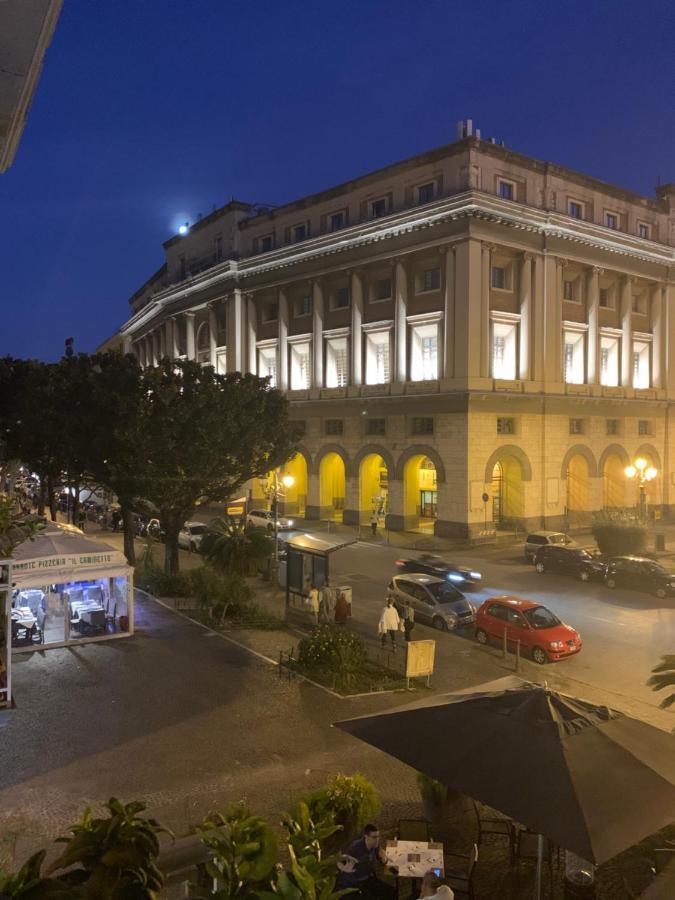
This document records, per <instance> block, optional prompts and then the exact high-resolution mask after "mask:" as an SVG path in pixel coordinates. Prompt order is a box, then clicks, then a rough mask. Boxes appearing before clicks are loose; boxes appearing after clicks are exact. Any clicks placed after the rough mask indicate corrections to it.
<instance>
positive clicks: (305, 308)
mask: <svg viewBox="0 0 675 900" xmlns="http://www.w3.org/2000/svg"><path fill="white" fill-rule="evenodd" d="M295 309H296V312H295V315H296V316H297V317H300V316H311V315H312V296H311V294H307V296H306V297H301V298H300V299H299V300H298V301H297V305H296V308H295Z"/></svg>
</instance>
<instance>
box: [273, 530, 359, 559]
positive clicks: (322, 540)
mask: <svg viewBox="0 0 675 900" xmlns="http://www.w3.org/2000/svg"><path fill="white" fill-rule="evenodd" d="M284 540H285V542H286V545H287V546H288V547H293V549H294V550H302V551H303V552H304V553H318V554H322V555H324V556H325V555H327V554H328V553H333V551H334V550H341V549H342V548H343V547H348V546H349V545H350V544H356V543H357V541H358V538H355V537H347V536H346V535H345V536H342V537H339V536H337V535H336V536H335V537H318V536H317V535H315V534H295V535H293V537H289V538H284Z"/></svg>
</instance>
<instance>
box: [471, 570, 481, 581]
mask: <svg viewBox="0 0 675 900" xmlns="http://www.w3.org/2000/svg"><path fill="white" fill-rule="evenodd" d="M469 575H470V576H471V577H472V578H474V579H475V580H476V581H480V580H481V578H482V577H483V576H482V575H481V574H480V572H469Z"/></svg>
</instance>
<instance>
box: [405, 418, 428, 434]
mask: <svg viewBox="0 0 675 900" xmlns="http://www.w3.org/2000/svg"><path fill="white" fill-rule="evenodd" d="M410 430H411V432H412V434H433V433H434V420H433V419H430V418H418V417H415V418H414V419H413V420H412V422H411V423H410Z"/></svg>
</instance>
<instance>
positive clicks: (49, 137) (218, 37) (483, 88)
mask: <svg viewBox="0 0 675 900" xmlns="http://www.w3.org/2000/svg"><path fill="white" fill-rule="evenodd" d="M673 8H674V7H673V3H672V0H640V2H635V0H630V2H627V0H591V2H589V0H583V2H548V3H547V2H545V0H512V2H507V0H493V2H488V0H473V2H466V0H465V2H461V3H459V2H455V0H445V2H444V0H408V2H396V0H389V2H379V0H378V2H374V0H360V2H351V0H350V2H344V0H343V2H333V3H326V2H322V0H317V2H310V0H305V2H294V0H276V2H265V0H257V2H246V3H243V2H238V3H235V2H225V0H221V2H217V0H191V2H186V0H181V2H178V0H111V2H104V0H65V4H64V9H63V12H62V14H61V18H60V19H59V22H58V24H57V28H56V33H55V36H54V40H53V42H52V44H51V47H50V48H49V50H48V52H47V56H46V62H45V67H44V70H43V73H42V77H41V79H40V82H39V84H38V88H37V92H36V95H35V98H34V100H33V105H32V107H31V110H30V114H29V118H28V123H27V126H26V129H25V132H24V136H23V140H22V142H21V144H20V146H19V151H18V154H17V157H16V160H15V162H14V165H13V166H12V167H11V168H10V169H9V171H8V172H7V173H6V174H5V175H2V176H0V211H1V212H2V216H1V217H0V248H2V250H1V251H0V252H1V258H2V270H1V276H0V290H1V291H2V313H3V315H2V327H1V328H0V354H6V353H9V354H12V355H13V356H30V357H36V358H40V359H45V360H48V359H57V358H58V357H59V356H60V355H61V353H62V351H63V342H64V339H65V338H66V337H69V336H73V337H74V338H75V348H76V350H80V351H92V350H94V349H95V347H96V346H97V344H99V343H100V342H102V341H103V340H104V339H105V338H106V337H108V336H109V335H110V334H112V333H113V332H114V331H115V330H116V328H117V327H118V326H119V325H120V324H121V323H122V322H123V321H124V320H125V319H126V318H127V317H128V309H129V307H128V304H127V300H128V298H129V296H131V294H132V293H133V292H134V291H135V290H136V288H137V287H139V286H140V284H141V283H142V282H143V281H144V280H145V279H146V278H147V277H148V276H149V275H150V274H151V273H152V272H154V270H155V269H156V268H157V267H158V266H159V265H160V264H161V262H162V259H163V257H162V247H161V244H162V241H164V240H166V238H168V237H169V236H170V235H171V234H173V233H174V232H175V231H176V229H177V227H178V224H180V223H181V222H183V221H185V220H186V219H188V220H190V221H193V220H194V219H195V218H196V216H197V214H198V213H199V212H201V213H203V214H207V213H208V212H210V211H211V210H212V209H213V207H214V205H218V206H220V205H221V204H223V203H224V202H226V201H227V200H229V199H230V197H231V196H235V197H236V198H237V199H241V200H247V201H250V202H263V203H271V204H280V203H283V202H286V201H288V200H292V199H294V198H296V197H300V196H303V195H305V194H309V193H311V192H313V191H317V190H320V189H322V188H326V187H330V186H331V185H333V184H336V183H339V182H341V181H344V180H346V179H349V178H351V177H353V176H357V175H360V174H364V173H366V172H368V171H370V170H372V169H376V168H378V167H380V166H384V165H388V164H389V163H393V162H396V161H397V160H399V159H403V158H405V157H407V156H411V155H413V154H416V153H419V152H422V151H425V150H428V149H431V148H433V147H435V146H438V145H440V144H444V143H448V142H450V141H452V140H454V139H455V126H456V122H457V121H458V120H460V119H462V118H467V117H472V118H473V119H474V122H475V124H476V125H477V126H478V127H480V128H481V129H482V133H483V137H486V136H489V135H494V136H496V137H498V138H501V139H503V140H505V141H506V144H507V146H508V147H511V148H512V149H515V150H518V151H521V152H523V153H525V154H527V155H531V156H534V157H538V158H540V159H548V160H551V161H553V162H557V163H560V164H562V165H565V166H568V167H570V168H573V169H577V170H579V171H581V172H584V173H587V174H589V175H594V176H596V177H598V178H601V179H603V180H605V181H609V182H612V183H614V184H617V185H620V186H623V187H626V188H630V189H633V190H635V191H639V192H641V193H644V194H646V195H648V196H653V191H654V186H655V185H656V183H657V179H658V178H659V177H660V178H661V181H662V182H667V181H675V152H674V148H675V65H674V58H675V52H674V48H675V18H674V14H673Z"/></svg>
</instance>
